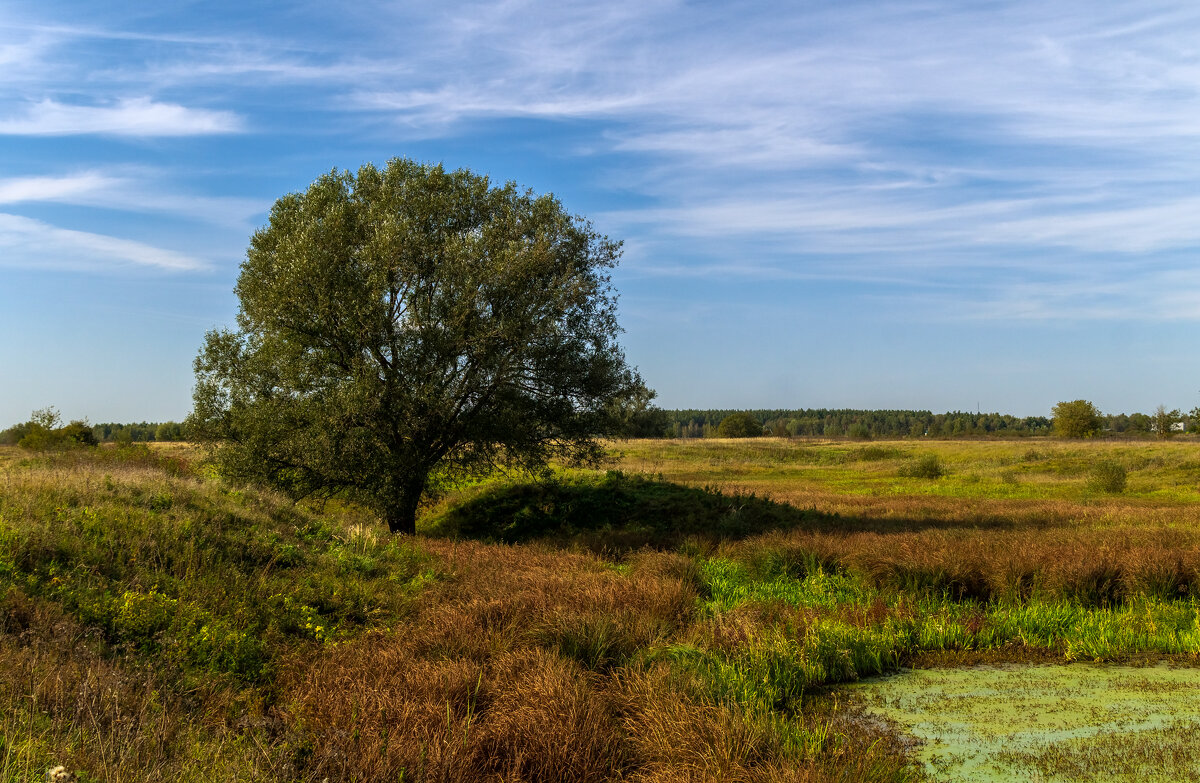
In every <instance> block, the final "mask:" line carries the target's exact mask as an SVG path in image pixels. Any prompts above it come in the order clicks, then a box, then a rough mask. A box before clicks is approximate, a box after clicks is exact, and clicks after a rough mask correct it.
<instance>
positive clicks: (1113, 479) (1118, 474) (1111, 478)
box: [1087, 459, 1128, 493]
mask: <svg viewBox="0 0 1200 783" xmlns="http://www.w3.org/2000/svg"><path fill="white" fill-rule="evenodd" d="M1127 480H1128V472H1127V471H1126V470H1125V466H1124V465H1122V464H1121V463H1119V462H1115V461H1113V460H1111V459H1106V460H1101V461H1100V462H1097V463H1096V464H1095V465H1093V466H1092V469H1091V470H1089V471H1088V481H1087V485H1088V489H1090V490H1092V491H1093V492H1112V493H1117V492H1124V491H1125V484H1126V482H1127Z"/></svg>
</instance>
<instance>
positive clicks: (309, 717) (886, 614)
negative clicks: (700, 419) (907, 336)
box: [0, 439, 1200, 783]
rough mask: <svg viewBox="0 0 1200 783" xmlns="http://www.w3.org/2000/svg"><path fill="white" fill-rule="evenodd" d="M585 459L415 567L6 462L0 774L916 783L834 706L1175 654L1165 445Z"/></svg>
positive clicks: (230, 512) (821, 447) (1192, 514)
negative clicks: (881, 677)
mask: <svg viewBox="0 0 1200 783" xmlns="http://www.w3.org/2000/svg"><path fill="white" fill-rule="evenodd" d="M613 449H614V455H615V456H614V463H613V465H612V468H613V469H612V470H609V471H603V470H602V471H560V472H559V473H558V474H556V475H555V477H553V478H552V479H550V480H547V481H544V482H540V483H537V484H528V483H522V482H518V481H515V480H507V479H503V478H496V479H494V480H492V481H489V482H485V483H483V484H481V485H477V486H472V487H464V488H462V489H461V490H459V491H458V492H456V493H455V494H454V495H453V496H452V497H450V498H447V499H446V500H445V501H443V502H442V503H440V504H439V505H437V506H435V507H432V508H429V509H427V512H426V514H425V516H424V518H423V520H422V522H421V526H420V530H421V532H422V535H420V536H418V537H417V538H416V539H415V540H411V541H409V540H403V539H399V538H392V537H389V536H387V535H386V534H385V533H384V532H383V529H382V528H381V526H380V525H379V524H378V523H376V522H375V521H374V520H372V519H370V518H369V517H367V516H366V515H364V514H363V513H361V512H360V511H359V510H357V509H355V508H353V507H348V506H344V505H342V504H339V503H337V502H335V501H330V502H327V503H325V504H321V505H318V504H298V505H294V504H291V503H289V502H288V501H286V500H285V499H283V498H281V497H279V496H277V495H274V494H273V493H270V492H267V491H263V490H260V489H256V488H252V487H238V486H233V485H230V484H227V483H226V482H224V481H222V480H221V479H220V478H218V477H215V476H213V475H211V473H210V472H208V471H207V470H206V469H205V468H204V467H203V465H201V464H200V462H199V461H198V459H197V458H198V456H199V455H198V454H197V453H196V452H195V451H194V450H192V449H191V448H190V447H187V446H172V447H160V448H155V449H153V450H151V449H147V448H145V447H140V448H138V447H132V448H120V449H118V448H101V449H98V450H84V451H73V452H64V453H56V454H43V455H34V454H29V453H27V452H22V451H19V450H16V449H0V737H2V739H0V742H2V745H0V781H6V782H7V781H13V782H14V783H15V781H26V780H30V779H36V778H37V777H38V776H42V775H44V773H45V770H46V769H47V768H48V767H50V766H52V765H55V764H63V765H65V766H67V767H68V768H70V769H72V770H76V771H78V772H79V774H80V778H81V779H83V780H105V781H126V780H128V781H141V780H163V781H166V780H170V781H176V780H181V781H189V780H195V781H202V780H203V781H210V780H218V781H220V780H228V781H234V780H251V779H254V780H275V781H321V780H324V779H326V778H328V779H329V780H331V781H336V780H356V781H384V780H387V781H396V780H403V781H456V780H493V781H602V780H629V781H664V782H665V781H705V780H712V781H718V780H720V781H827V780H828V781H832V780H844V781H858V780H863V781H904V780H920V779H922V777H923V776H924V775H925V771H924V767H922V766H921V765H920V764H918V763H916V761H915V755H914V752H913V748H912V746H911V745H910V744H908V743H906V742H905V741H904V740H903V739H902V738H901V737H900V736H899V735H897V734H896V733H895V732H894V731H893V729H892V727H891V726H890V725H889V724H888V723H887V722H881V721H879V720H871V719H867V718H866V717H865V716H864V714H863V713H861V712H859V711H857V710H856V709H853V708H847V699H848V696H847V695H846V693H845V692H844V691H843V690H842V685H843V684H845V683H849V682H852V681H855V680H858V679H859V678H862V677H864V676H869V675H874V674H879V673H883V672H889V671H895V670H897V669H898V668H900V667H920V668H928V667H962V666H969V665H975V664H980V663H988V664H1000V663H1005V664H1009V663H1030V662H1035V663H1056V664H1061V663H1067V662H1073V661H1089V662H1095V661H1100V662H1126V663H1128V662H1133V663H1136V664H1148V663H1155V662H1162V661H1167V662H1172V663H1176V664H1185V665H1190V664H1192V663H1193V662H1194V661H1195V659H1196V655H1197V652H1200V612H1198V609H1200V604H1198V600H1200V525H1198V524H1197V523H1198V522H1200V491H1198V486H1200V456H1198V455H1196V454H1195V451H1196V445H1195V443H1193V442H1190V441H1183V440H1180V441H1177V442H1165V443H1159V442H1127V443H1108V442H1088V443H1078V442H1075V443H1067V442H1060V441H1053V440H1040V439H1039V440H1034V439H1026V440H1021V441H932V442H926V441H897V442H887V443H882V442H872V443H849V442H815V441H784V440H772V439H753V440H742V441H712V440H707V441H685V442H680V441H675V442H669V441H633V442H625V443H618V444H614V445H613ZM1184 733H1186V732H1184ZM1191 733H1192V734H1195V732H1194V731H1192V732H1191ZM1189 736H1190V735H1189ZM1180 742H1184V744H1183V745H1180V744H1179V743H1176V744H1175V745H1164V746H1162V747H1161V748H1158V749H1157V750H1156V749H1154V748H1151V749H1149V750H1146V749H1144V748H1143V751H1144V752H1145V753H1147V754H1150V757H1151V758H1153V754H1154V753H1175V754H1176V755H1179V748H1180V747H1184V748H1191V745H1187V742H1194V740H1187V741H1183V740H1181V741H1180ZM1156 747H1157V746H1156ZM1088 758H1091V757H1088ZM1095 758H1097V759H1099V758H1101V756H1096V757H1095ZM1043 761H1044V760H1043ZM1031 763H1032V764H1033V766H1034V767H1036V768H1038V769H1049V768H1050V767H1047V766H1045V764H1043V763H1042V762H1040V761H1038V760H1037V759H1035V760H1033V762H1031ZM1047 763H1048V762H1047ZM1088 763H1094V764H1100V763H1102V762H1101V761H1095V762H1088V761H1087V759H1086V758H1084V759H1083V760H1082V761H1080V762H1079V764H1078V765H1076V766H1075V767H1072V768H1071V769H1073V770H1076V773H1077V774H1078V776H1079V777H1077V778H1071V777H1070V776H1069V775H1068V776H1067V777H1064V778H1062V779H1081V780H1084V779H1096V778H1095V776H1096V775H1098V774H1101V773H1103V771H1104V770H1103V769H1102V768H1096V767H1093V768H1089V767H1088V766H1087V765H1088ZM1039 764H1041V766H1038V765H1039ZM1076 773H1071V774H1076ZM1063 774H1067V773H1063ZM1089 775H1090V776H1091V777H1089ZM1100 779H1103V778H1102V777H1101V778H1100Z"/></svg>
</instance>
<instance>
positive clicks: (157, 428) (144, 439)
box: [0, 421, 184, 446]
mask: <svg viewBox="0 0 1200 783" xmlns="http://www.w3.org/2000/svg"><path fill="white" fill-rule="evenodd" d="M87 426H88V428H90V429H91V431H92V437H93V438H95V439H96V441H97V442H98V443H149V442H151V441H156V440H164V441H171V440H183V439H184V437H183V425H182V424H180V423H179V422H176V421H164V422H149V421H142V422H137V423H135V424H119V423H117V422H105V423H104V424H89V425H87ZM28 433H29V422H22V423H21V424H17V425H14V426H12V427H9V428H8V429H6V430H0V445H3V446H14V445H16V444H17V442H19V441H20V440H21V438H23V437H25V436H26V435H27V434H28Z"/></svg>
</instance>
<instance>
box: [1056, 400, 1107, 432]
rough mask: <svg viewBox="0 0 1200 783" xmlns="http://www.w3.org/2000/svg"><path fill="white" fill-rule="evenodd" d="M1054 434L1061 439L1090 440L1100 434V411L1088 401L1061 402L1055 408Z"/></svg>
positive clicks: (1101, 423) (1101, 424)
mask: <svg viewBox="0 0 1200 783" xmlns="http://www.w3.org/2000/svg"><path fill="white" fill-rule="evenodd" d="M1053 414H1054V434H1055V435H1058V436H1059V437H1061V438H1090V437H1093V436H1095V435H1098V434H1100V429H1101V427H1102V426H1103V422H1102V421H1101V418H1100V411H1099V410H1097V409H1096V406H1095V405H1093V404H1092V403H1090V402H1088V401H1087V400H1072V401H1070V402H1060V403H1058V404H1056V405H1055V406H1054V410H1053Z"/></svg>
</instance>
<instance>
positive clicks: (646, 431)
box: [609, 386, 667, 438]
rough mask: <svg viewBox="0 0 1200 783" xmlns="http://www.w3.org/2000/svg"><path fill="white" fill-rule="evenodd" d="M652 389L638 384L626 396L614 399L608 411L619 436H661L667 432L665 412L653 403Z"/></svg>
mask: <svg viewBox="0 0 1200 783" xmlns="http://www.w3.org/2000/svg"><path fill="white" fill-rule="evenodd" d="M655 396H656V395H655V393H654V390H653V389H647V388H646V387H645V386H640V387H638V388H636V389H633V391H632V393H631V394H629V395H628V396H626V397H623V398H618V399H614V400H613V401H612V403H610V405H609V413H610V415H611V416H612V417H613V419H614V420H615V424H616V428H617V429H616V434H617V436H618V437H621V438H661V437H663V436H664V435H666V433H667V412H666V411H664V410H663V409H662V408H659V407H658V406H656V405H654V404H653V402H652V401H653V400H654V397H655Z"/></svg>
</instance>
